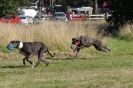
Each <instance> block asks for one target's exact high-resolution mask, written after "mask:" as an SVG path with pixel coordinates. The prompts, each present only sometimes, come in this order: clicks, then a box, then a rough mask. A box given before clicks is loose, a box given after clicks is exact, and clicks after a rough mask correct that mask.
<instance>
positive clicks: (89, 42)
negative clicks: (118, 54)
mask: <svg viewBox="0 0 133 88" xmlns="http://www.w3.org/2000/svg"><path fill="white" fill-rule="evenodd" d="M90 46H94V47H95V49H96V50H98V51H103V52H111V50H110V49H108V48H107V47H106V46H104V45H103V43H102V42H101V41H100V40H98V39H96V38H91V37H88V36H87V35H81V36H79V37H76V38H72V43H71V49H72V50H73V52H76V55H75V56H77V53H78V52H79V51H80V49H81V48H84V47H90Z"/></svg>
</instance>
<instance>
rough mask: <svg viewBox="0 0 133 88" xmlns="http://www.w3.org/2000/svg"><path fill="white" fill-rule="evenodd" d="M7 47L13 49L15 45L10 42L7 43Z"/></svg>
mask: <svg viewBox="0 0 133 88" xmlns="http://www.w3.org/2000/svg"><path fill="white" fill-rule="evenodd" d="M7 48H8V49H9V50H12V49H13V48H15V46H14V45H13V44H12V43H9V44H8V45H7Z"/></svg>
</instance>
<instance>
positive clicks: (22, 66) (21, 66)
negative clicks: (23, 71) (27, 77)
mask: <svg viewBox="0 0 133 88" xmlns="http://www.w3.org/2000/svg"><path fill="white" fill-rule="evenodd" d="M26 67H28V66H24V65H18V66H11V65H9V66H1V68H26Z"/></svg>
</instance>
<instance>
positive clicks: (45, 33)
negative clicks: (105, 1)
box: [0, 23, 133, 88]
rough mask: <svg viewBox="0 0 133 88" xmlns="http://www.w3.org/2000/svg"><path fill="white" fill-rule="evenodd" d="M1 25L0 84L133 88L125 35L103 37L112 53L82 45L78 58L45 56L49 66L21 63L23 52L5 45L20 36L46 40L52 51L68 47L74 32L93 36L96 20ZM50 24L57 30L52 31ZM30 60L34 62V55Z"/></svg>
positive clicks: (132, 57) (9, 87)
mask: <svg viewBox="0 0 133 88" xmlns="http://www.w3.org/2000/svg"><path fill="white" fill-rule="evenodd" d="M87 24H88V23H87ZM0 25H1V26H0V39H1V43H0V56H3V55H2V54H5V56H6V58H2V57H0V88H133V46H132V45H133V41H132V39H129V40H126V36H125V37H119V38H112V37H106V38H103V39H104V40H103V41H104V42H105V43H106V44H107V47H109V48H110V49H111V50H112V52H111V53H103V52H98V51H96V50H95V49H94V47H90V48H85V49H83V50H81V52H80V53H79V56H78V57H77V58H73V57H69V56H63V57H62V56H55V57H54V58H50V59H47V60H48V61H49V62H50V64H49V66H46V65H45V64H43V63H40V65H39V66H38V67H36V68H34V69H33V68H31V65H30V64H29V63H26V66H24V65H23V64H22V58H23V56H22V55H20V54H19V53H18V51H17V50H16V51H13V52H11V51H9V50H7V49H6V48H5V47H6V44H7V43H8V42H9V41H10V40H12V39H19V40H23V41H35V40H38V41H42V42H46V43H47V44H48V46H49V47H50V50H53V51H54V50H55V51H56V50H57V51H69V50H70V49H69V48H70V46H69V45H70V41H71V38H72V37H73V36H77V35H80V34H85V33H87V34H89V35H92V36H96V35H97V34H96V31H95V30H93V29H95V27H94V26H97V25H99V23H98V24H97V23H89V25H86V23H85V24H83V26H80V25H77V24H62V23H61V24H60V25H59V26H58V25H57V24H56V23H54V24H53V23H52V24H51V23H50V24H49V23H47V24H45V25H43V26H40V25H39V26H38V25H35V26H33V27H32V26H21V25H15V26H14V25H9V24H0ZM51 25H52V26H51ZM53 25H54V26H53ZM62 25H63V26H62ZM68 25H69V26H68ZM90 25H91V26H90ZM53 28H55V29H57V30H56V31H52V30H53ZM21 29H22V30H21ZM27 29H28V30H27ZM29 29H32V30H29ZM58 29H59V30H58ZM68 29H69V30H68ZM79 29H82V30H79ZM86 29H87V30H86ZM70 30H71V31H70ZM77 30H78V31H77ZM123 33H124V32H122V33H121V34H123ZM130 33H131V32H130ZM126 35H128V34H126ZM29 36H30V37H29ZM62 39H65V40H63V41H62ZM52 45H54V46H52ZM1 52H2V53H1ZM31 60H32V61H34V62H36V57H33V58H32V59H31Z"/></svg>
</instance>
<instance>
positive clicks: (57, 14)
mask: <svg viewBox="0 0 133 88" xmlns="http://www.w3.org/2000/svg"><path fill="white" fill-rule="evenodd" d="M55 16H65V14H63V13H55Z"/></svg>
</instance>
